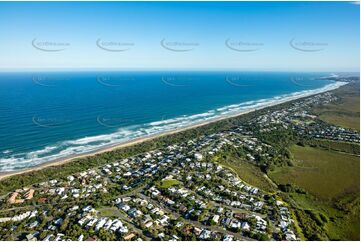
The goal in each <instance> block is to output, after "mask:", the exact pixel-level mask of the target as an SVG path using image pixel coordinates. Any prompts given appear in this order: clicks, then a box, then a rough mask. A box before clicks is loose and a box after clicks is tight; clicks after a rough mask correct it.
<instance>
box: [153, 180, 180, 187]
mask: <svg viewBox="0 0 361 242" xmlns="http://www.w3.org/2000/svg"><path fill="white" fill-rule="evenodd" d="M179 183H180V181H178V180H175V179H169V180H162V181H158V182H157V183H156V185H157V187H159V188H162V189H168V188H170V187H173V186H175V185H178V184H179Z"/></svg>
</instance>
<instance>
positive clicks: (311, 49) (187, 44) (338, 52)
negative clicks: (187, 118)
mask: <svg viewBox="0 0 361 242" xmlns="http://www.w3.org/2000/svg"><path fill="white" fill-rule="evenodd" d="M359 9H360V5H357V4H354V3H351V2H0V70H5V71H6V70H29V69H41V70H53V69H55V70H66V69H78V70H83V69H85V70H89V69H92V70H96V69H119V70H133V69H146V70H163V69H166V70H198V69H199V70H204V69H205V70H223V69H224V70H228V69H232V70H267V71H339V72H341V71H346V72H348V71H359V65H360V63H359V59H360V56H359V55H360V22H359V19H360V10H359Z"/></svg>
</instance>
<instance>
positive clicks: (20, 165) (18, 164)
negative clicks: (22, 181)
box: [0, 82, 347, 172]
mask: <svg viewBox="0 0 361 242" xmlns="http://www.w3.org/2000/svg"><path fill="white" fill-rule="evenodd" d="M345 84H347V83H346V82H333V83H331V84H328V85H326V86H324V87H322V88H318V89H314V90H307V91H300V92H294V93H291V94H286V95H280V96H276V97H273V98H268V99H260V100H255V101H247V102H243V103H239V104H232V105H228V106H225V107H221V108H217V109H214V110H209V111H207V112H205V113H200V114H195V115H183V116H180V117H176V118H171V119H164V120H160V121H155V122H151V123H146V124H139V125H132V126H128V127H122V128H119V129H118V130H117V131H116V132H114V133H111V134H104V135H97V136H90V137H84V138H81V139H77V140H67V141H62V142H59V143H57V144H53V145H51V146H47V147H45V148H43V149H41V150H37V151H33V152H28V153H18V154H13V153H12V152H11V151H8V150H6V151H3V152H2V153H3V154H4V155H5V157H4V158H2V159H0V171H2V172H4V171H13V170H19V169H25V168H29V167H33V166H36V165H40V164H43V163H45V162H49V161H53V160H56V159H62V158H67V157H71V156H75V155H79V154H86V153H89V152H94V151H96V150H99V149H101V148H104V147H107V146H112V145H117V144H121V143H124V142H127V141H130V140H134V139H137V138H145V137H149V136H153V135H157V134H161V133H165V132H169V131H173V130H176V129H179V128H185V127H189V126H192V125H196V124H201V123H204V122H208V121H212V120H216V119H219V118H222V117H230V116H234V115H237V114H240V113H242V112H246V111H252V110H256V109H260V108H263V107H267V106H270V105H275V104H279V103H282V102H286V101H291V100H294V99H298V98H301V97H306V96H309V95H314V94H318V93H322V92H326V91H330V90H333V89H336V88H338V87H340V86H343V85H345Z"/></svg>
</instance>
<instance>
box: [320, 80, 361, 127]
mask: <svg viewBox="0 0 361 242" xmlns="http://www.w3.org/2000/svg"><path fill="white" fill-rule="evenodd" d="M335 93H336V95H339V97H340V100H339V101H338V102H337V103H333V104H328V105H325V106H323V107H317V108H315V109H314V112H315V113H316V114H318V115H319V117H320V119H322V120H323V121H325V122H328V123H332V124H335V125H339V126H341V127H345V128H351V129H355V130H358V131H359V130H360V88H359V83H352V84H351V85H347V86H345V87H342V88H340V89H338V90H336V91H335Z"/></svg>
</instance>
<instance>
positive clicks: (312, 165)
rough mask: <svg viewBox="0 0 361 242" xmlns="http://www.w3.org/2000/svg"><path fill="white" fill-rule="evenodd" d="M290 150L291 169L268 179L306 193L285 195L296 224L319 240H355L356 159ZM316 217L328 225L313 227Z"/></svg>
mask: <svg viewBox="0 0 361 242" xmlns="http://www.w3.org/2000/svg"><path fill="white" fill-rule="evenodd" d="M290 150H291V152H292V154H293V156H294V166H293V167H282V168H277V169H275V170H274V171H273V172H271V173H270V177H271V179H273V180H274V181H275V182H276V183H277V184H294V185H296V186H297V187H300V188H302V189H303V190H305V191H306V194H300V193H288V195H289V196H290V197H291V198H292V200H293V201H294V202H295V204H296V206H297V208H298V209H299V210H298V209H297V210H298V213H299V219H298V220H299V221H298V222H299V223H300V224H302V223H303V224H302V227H303V228H304V230H305V232H306V233H307V232H309V233H310V235H309V236H312V233H316V232H317V234H319V235H320V236H319V237H318V238H322V239H331V240H358V239H359V233H360V229H359V224H360V221H359V209H360V204H359V191H360V185H359V181H360V174H359V169H360V163H359V157H357V156H354V155H348V154H344V153H338V152H335V151H328V150H323V149H316V148H311V147H301V146H292V147H291V149H290ZM307 211H311V212H307ZM309 214H311V215H312V216H313V217H312V216H310V215H309ZM319 216H321V217H322V216H325V217H326V218H327V219H326V220H327V222H324V221H323V222H322V223H320V224H316V223H314V220H312V219H310V218H311V217H312V218H313V219H314V217H316V221H318V220H317V218H318V217H319ZM320 221H321V220H320ZM312 223H314V224H312Z"/></svg>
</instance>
